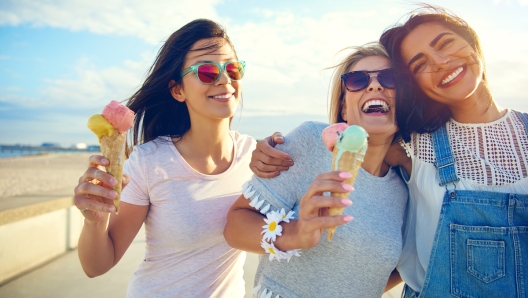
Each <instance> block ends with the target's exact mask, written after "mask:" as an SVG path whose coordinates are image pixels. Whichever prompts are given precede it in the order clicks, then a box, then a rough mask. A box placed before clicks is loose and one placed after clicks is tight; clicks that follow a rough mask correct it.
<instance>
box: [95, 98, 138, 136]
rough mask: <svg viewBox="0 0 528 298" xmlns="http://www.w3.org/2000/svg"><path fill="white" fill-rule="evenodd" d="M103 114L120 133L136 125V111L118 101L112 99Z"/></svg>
mask: <svg viewBox="0 0 528 298" xmlns="http://www.w3.org/2000/svg"><path fill="white" fill-rule="evenodd" d="M102 114H103V117H104V118H105V119H106V121H108V122H109V123H110V124H112V126H113V127H114V128H115V129H116V130H117V131H119V133H124V132H125V131H127V130H129V129H130V128H131V127H132V126H133V125H134V112H133V111H132V110H131V109H129V108H127V107H126V106H124V105H122V104H120V103H119V102H118V101H115V100H112V101H111V102H110V103H109V104H108V105H107V106H106V107H105V108H104V109H103V113H102Z"/></svg>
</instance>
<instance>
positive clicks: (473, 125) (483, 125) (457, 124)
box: [449, 109, 512, 127]
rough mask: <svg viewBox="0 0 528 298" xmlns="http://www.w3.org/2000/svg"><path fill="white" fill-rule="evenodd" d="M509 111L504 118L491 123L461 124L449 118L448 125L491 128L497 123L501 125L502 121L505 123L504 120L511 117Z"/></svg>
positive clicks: (509, 110) (508, 110)
mask: <svg viewBox="0 0 528 298" xmlns="http://www.w3.org/2000/svg"><path fill="white" fill-rule="evenodd" d="M511 114H512V113H511V109H506V114H504V116H502V117H500V118H499V119H497V120H495V121H491V122H486V123H462V122H458V121H456V120H455V119H453V118H450V119H449V123H452V124H454V125H456V126H462V127H489V126H493V125H496V124H499V123H502V122H504V121H506V119H508V118H510V116H511Z"/></svg>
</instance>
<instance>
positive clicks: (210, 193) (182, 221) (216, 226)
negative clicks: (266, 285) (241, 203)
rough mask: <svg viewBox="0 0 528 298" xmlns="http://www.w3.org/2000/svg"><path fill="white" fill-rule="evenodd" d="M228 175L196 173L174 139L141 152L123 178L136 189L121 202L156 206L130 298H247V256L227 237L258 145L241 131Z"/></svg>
mask: <svg viewBox="0 0 528 298" xmlns="http://www.w3.org/2000/svg"><path fill="white" fill-rule="evenodd" d="M230 135H231V137H232V139H233V142H234V144H235V146H234V149H235V152H234V159H233V162H232V163H231V166H230V167H229V169H227V170H226V171H225V172H224V173H221V174H218V175H204V174H201V173H199V172H197V171H195V170H194V169H193V168H192V167H191V166H190V165H189V164H188V163H187V162H186V161H185V159H183V157H182V156H181V155H180V153H179V152H178V150H177V149H176V147H175V146H174V145H173V144H172V142H171V140H170V138H168V137H159V138H157V139H156V140H154V141H151V142H148V143H146V144H143V145H140V146H136V147H134V151H133V152H132V154H131V155H130V158H129V159H128V160H127V162H126V163H125V169H124V172H125V173H126V174H128V175H129V176H130V178H131V179H130V183H129V184H128V185H127V187H126V188H125V189H124V191H123V193H122V196H121V200H122V201H123V202H127V203H130V204H134V205H142V206H146V205H149V206H150V208H149V212H148V215H147V218H146V221H145V231H146V252H145V259H144V260H143V261H142V262H141V264H140V265H139V268H138V269H137V270H136V271H135V273H134V275H133V276H132V278H131V280H130V284H129V287H128V291H127V297H142V298H143V297H230V298H231V297H243V296H244V293H245V289H244V280H243V265H244V261H245V253H244V252H242V251H238V250H236V249H233V248H231V247H230V246H229V245H228V244H227V243H226V242H225V240H224V236H223V230H224V226H225V223H226V215H227V211H228V209H229V208H230V207H231V205H232V204H233V202H234V201H235V200H236V199H237V198H238V197H239V196H240V191H241V186H242V184H243V183H244V182H245V181H246V180H248V179H249V178H250V177H251V175H252V173H251V171H250V169H249V162H250V160H251V152H252V151H253V149H254V148H255V145H256V142H255V140H254V139H253V138H251V137H249V136H246V135H241V134H239V133H237V132H231V133H230Z"/></svg>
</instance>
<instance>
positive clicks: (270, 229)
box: [261, 211, 282, 241]
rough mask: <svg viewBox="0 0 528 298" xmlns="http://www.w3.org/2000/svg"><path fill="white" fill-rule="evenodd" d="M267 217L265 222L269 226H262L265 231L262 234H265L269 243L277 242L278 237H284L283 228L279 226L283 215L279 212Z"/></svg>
mask: <svg viewBox="0 0 528 298" xmlns="http://www.w3.org/2000/svg"><path fill="white" fill-rule="evenodd" d="M266 217H267V218H264V221H265V222H266V223H267V225H264V226H262V227H263V228H264V231H262V233H261V234H264V239H266V240H267V241H270V240H271V241H275V240H277V236H282V227H281V225H279V223H280V222H281V221H282V215H281V214H280V213H279V212H277V211H271V212H268V214H266Z"/></svg>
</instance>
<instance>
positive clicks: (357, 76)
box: [345, 72, 370, 91]
mask: <svg viewBox="0 0 528 298" xmlns="http://www.w3.org/2000/svg"><path fill="white" fill-rule="evenodd" d="M369 79H370V77H369V76H368V75H366V74H364V73H362V72H354V73H351V74H349V75H348V76H347V77H346V81H345V87H347V89H349V90H352V91H359V90H361V89H363V88H365V87H367V86H368V83H369Z"/></svg>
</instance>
